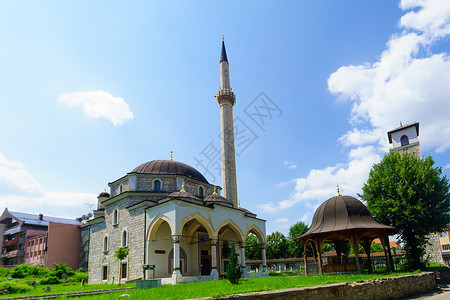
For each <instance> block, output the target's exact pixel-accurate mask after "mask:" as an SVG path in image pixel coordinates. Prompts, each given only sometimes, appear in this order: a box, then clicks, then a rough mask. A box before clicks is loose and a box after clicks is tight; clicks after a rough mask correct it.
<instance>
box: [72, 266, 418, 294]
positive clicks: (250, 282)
mask: <svg viewBox="0 0 450 300" xmlns="http://www.w3.org/2000/svg"><path fill="white" fill-rule="evenodd" d="M413 273H417V272H413ZM413 273H391V274H387V275H386V274H364V275H356V274H355V275H351V274H345V275H319V276H277V277H263V278H248V279H247V280H246V281H241V282H240V283H239V284H238V285H232V284H231V283H230V282H229V281H228V280H217V281H204V282H196V283H186V284H179V285H165V286H162V287H161V288H151V289H140V290H128V291H123V292H115V293H110V294H100V295H92V296H89V299H119V296H120V295H122V294H129V295H131V296H132V299H158V300H162V299H186V298H200V297H220V296H225V295H231V294H238V293H246V292H257V291H269V290H278V289H286V288H295V287H306V286H316V285H323V284H328V283H338V282H353V281H360V280H367V279H375V278H384V277H392V276H399V275H406V274H413ZM77 298H81V297H77ZM71 299H73V298H72V297H71ZM121 299H122V298H121Z"/></svg>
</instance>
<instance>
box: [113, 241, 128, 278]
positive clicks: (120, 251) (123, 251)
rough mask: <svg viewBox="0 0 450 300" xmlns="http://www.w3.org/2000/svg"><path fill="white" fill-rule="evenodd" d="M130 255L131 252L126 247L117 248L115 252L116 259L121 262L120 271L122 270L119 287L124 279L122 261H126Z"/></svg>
mask: <svg viewBox="0 0 450 300" xmlns="http://www.w3.org/2000/svg"><path fill="white" fill-rule="evenodd" d="M129 253H130V250H129V249H128V248H126V247H119V248H117V250H116V252H114V257H115V258H117V259H118V260H119V266H120V267H119V269H120V275H119V285H120V280H121V279H122V260H124V259H125V258H126V257H127V256H128V254H129Z"/></svg>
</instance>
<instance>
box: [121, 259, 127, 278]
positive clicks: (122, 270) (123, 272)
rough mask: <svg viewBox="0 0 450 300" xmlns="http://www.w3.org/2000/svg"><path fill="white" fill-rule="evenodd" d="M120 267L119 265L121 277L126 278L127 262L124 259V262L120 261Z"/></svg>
mask: <svg viewBox="0 0 450 300" xmlns="http://www.w3.org/2000/svg"><path fill="white" fill-rule="evenodd" d="M120 267H121V270H120V273H121V274H120V275H121V279H127V276H128V274H127V273H128V272H127V271H128V263H127V262H126V261H124V262H122V265H121V266H120Z"/></svg>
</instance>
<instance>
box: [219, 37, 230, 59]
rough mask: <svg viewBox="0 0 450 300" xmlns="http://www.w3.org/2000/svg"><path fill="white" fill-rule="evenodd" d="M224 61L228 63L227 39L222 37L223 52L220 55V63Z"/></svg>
mask: <svg viewBox="0 0 450 300" xmlns="http://www.w3.org/2000/svg"><path fill="white" fill-rule="evenodd" d="M222 61H226V62H228V58H227V51H226V50H225V38H224V37H223V36H222V52H221V53H220V62H222Z"/></svg>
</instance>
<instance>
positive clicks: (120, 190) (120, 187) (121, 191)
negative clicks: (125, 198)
mask: <svg viewBox="0 0 450 300" xmlns="http://www.w3.org/2000/svg"><path fill="white" fill-rule="evenodd" d="M122 193H123V184H121V185H120V186H119V194H122Z"/></svg>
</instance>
